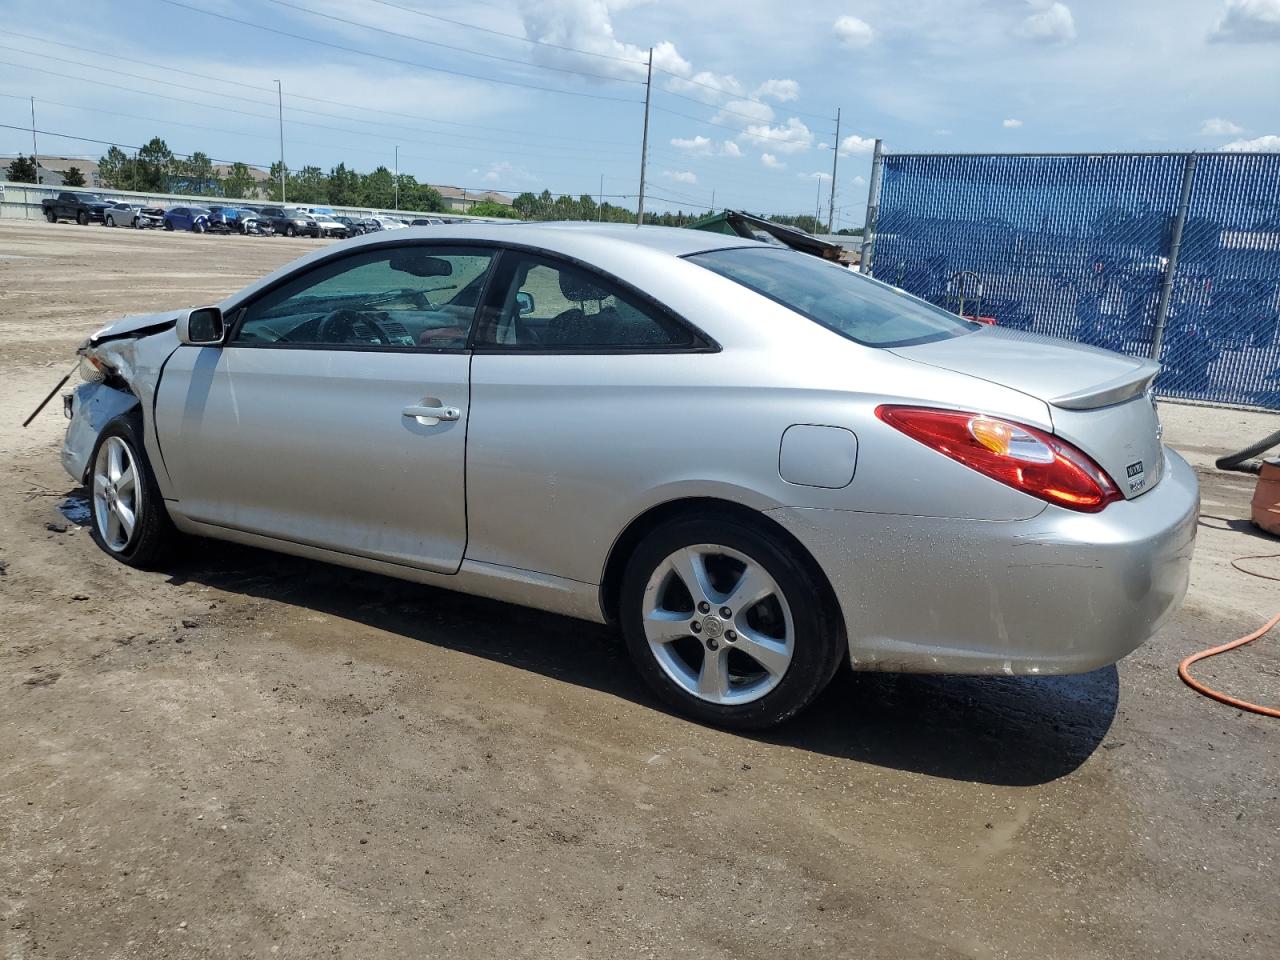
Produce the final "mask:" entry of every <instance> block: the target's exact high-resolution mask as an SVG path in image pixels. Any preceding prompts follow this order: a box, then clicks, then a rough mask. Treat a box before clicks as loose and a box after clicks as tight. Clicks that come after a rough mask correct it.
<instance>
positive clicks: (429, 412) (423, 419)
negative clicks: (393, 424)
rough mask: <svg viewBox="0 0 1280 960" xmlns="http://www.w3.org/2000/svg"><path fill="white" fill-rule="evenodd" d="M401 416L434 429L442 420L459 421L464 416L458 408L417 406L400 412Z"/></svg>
mask: <svg viewBox="0 0 1280 960" xmlns="http://www.w3.org/2000/svg"><path fill="white" fill-rule="evenodd" d="M400 414H401V416H405V417H413V418H414V419H415V420H417V421H418V422H419V423H421V424H424V425H426V426H428V427H432V426H435V425H436V424H437V423H439V422H440V421H441V420H457V419H458V418H459V417H460V416H462V411H461V410H459V409H458V408H457V407H424V406H420V405H417V404H415V405H413V406H411V407H405V408H404V409H403V410H401V411H400Z"/></svg>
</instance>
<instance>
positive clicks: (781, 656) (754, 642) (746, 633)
mask: <svg viewBox="0 0 1280 960" xmlns="http://www.w3.org/2000/svg"><path fill="white" fill-rule="evenodd" d="M734 646H735V647H737V648H738V649H739V650H741V651H742V652H743V653H745V654H746V655H747V656H748V657H750V658H751V659H752V660H754V661H755V662H756V663H758V664H760V666H761V667H763V668H764V670H765V672H766V673H767V674H769V676H771V677H781V676H782V675H783V674H784V673H785V672H786V670H787V667H788V665H789V664H790V663H791V654H790V653H789V652H788V651H787V647H786V644H785V643H783V642H782V641H781V640H775V639H774V638H773V637H766V636H765V635H764V634H762V633H758V632H757V631H755V630H748V629H741V628H740V629H739V630H738V639H737V641H736V642H735V643H734Z"/></svg>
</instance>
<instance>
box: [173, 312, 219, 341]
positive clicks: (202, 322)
mask: <svg viewBox="0 0 1280 960" xmlns="http://www.w3.org/2000/svg"><path fill="white" fill-rule="evenodd" d="M225 333H226V328H225V326H224V324H223V320H222V311H221V310H220V309H218V308H217V307H197V308H196V309H194V310H188V311H187V312H186V313H184V314H182V315H181V316H179V317H178V341H179V342H180V343H185V344H189V345H191V346H195V347H208V346H216V345H217V344H220V343H222V337H223V334H225Z"/></svg>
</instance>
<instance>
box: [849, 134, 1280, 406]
mask: <svg viewBox="0 0 1280 960" xmlns="http://www.w3.org/2000/svg"><path fill="white" fill-rule="evenodd" d="M883 164H884V165H883V169H882V171H881V184H880V194H879V214H878V217H877V218H876V224H875V241H874V246H873V248H872V251H871V256H872V258H873V259H872V271H873V273H874V275H875V276H876V277H877V278H879V279H881V280H885V281H887V282H889V283H892V284H895V285H897V286H900V287H902V288H904V289H906V290H908V291H910V292H911V293H914V294H916V295H917V296H920V297H923V298H924V299H926V300H929V301H931V302H933V303H936V304H939V305H940V306H944V307H946V308H948V309H950V310H952V311H955V312H957V313H963V314H964V315H966V316H973V317H988V318H993V319H994V320H995V322H996V323H997V324H998V325H1000V326H1005V327H1010V328H1013V329H1017V330H1033V331H1036V332H1038V333H1046V334H1052V335H1054V336H1059V337H1067V338H1069V339H1072V340H1080V341H1083V342H1086V343H1092V344H1096V345H1098V346H1103V347H1107V348H1109V349H1112V350H1122V351H1124V352H1126V353H1132V354H1136V355H1141V356H1153V355H1154V354H1155V353H1156V352H1157V350H1158V352H1159V359H1160V362H1161V363H1162V364H1163V366H1164V370H1163V372H1162V373H1161V374H1160V377H1159V378H1158V379H1157V381H1156V390H1157V392H1158V393H1160V394H1162V395H1164V396H1168V397H1180V398H1186V399H1194V400H1204V401H1209V402H1216V403H1238V404H1249V405H1253V406H1262V407H1267V408H1270V409H1280V154H1248V153H1213V154H1195V155H1188V154H1154V155H1152V154H1097V155H1090V156H1075V155H1066V156H1025V155H1024V156H1019V155H919V154H886V155H885V156H884V159H883ZM1162 302H1163V303H1164V304H1165V308H1164V309H1163V310H1162V309H1161V304H1162ZM1162 315H1163V318H1164V319H1163V322H1158V321H1159V320H1160V318H1161V316H1162Z"/></svg>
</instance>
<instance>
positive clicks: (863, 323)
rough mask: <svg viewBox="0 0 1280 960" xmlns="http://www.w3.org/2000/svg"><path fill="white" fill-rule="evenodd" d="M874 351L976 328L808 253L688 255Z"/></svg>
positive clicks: (766, 250)
mask: <svg viewBox="0 0 1280 960" xmlns="http://www.w3.org/2000/svg"><path fill="white" fill-rule="evenodd" d="M686 259H688V260H690V261H691V262H693V263H696V264H699V265H700V266H703V267H706V268H707V269H708V270H710V271H712V272H713V273H718V274H720V276H722V277H727V278H728V279H730V280H733V281H734V282H736V283H740V284H742V285H743V286H744V287H746V288H747V289H749V290H754V291H755V292H756V293H759V294H761V295H762V296H766V297H768V298H769V299H770V300H773V301H775V302H777V303H780V304H782V305H783V306H784V307H788V308H790V309H792V310H794V311H795V312H796V313H799V314H801V315H803V316H805V317H808V318H809V319H810V320H812V321H814V322H815V323H819V324H821V325H822V326H824V327H826V328H827V329H829V330H833V331H835V332H836V333H838V334H840V335H841V336H842V337H847V338H849V339H850V340H853V341H855V342H857V343H861V344H864V345H866V346H869V347H905V346H909V345H911V344H915V343H930V342H932V341H934V340H949V339H951V338H952V337H958V336H961V335H962V334H966V333H972V332H973V331H974V330H976V329H977V325H976V324H973V323H970V322H969V321H967V320H962V319H961V318H960V317H958V316H956V315H955V314H954V313H948V312H947V311H946V310H943V309H942V308H940V307H935V306H933V305H932V304H928V303H925V302H924V301H923V300H917V299H916V298H915V297H913V296H911V295H910V294H906V293H903V292H902V291H901V290H896V289H894V288H893V287H890V286H888V285H886V284H883V283H877V282H876V281H874V280H871V279H870V278H868V277H864V276H862V275H861V274H859V273H855V272H854V271H852V270H850V269H848V268H847V267H840V266H836V265H835V264H833V263H827V262H826V261H824V260H820V259H819V258H817V257H814V256H811V255H809V254H806V253H797V252H795V251H794V250H778V249H774V248H770V247H736V248H734V249H731V250H713V251H711V252H710V253H696V254H693V255H692V256H689V257H687V258H686Z"/></svg>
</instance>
